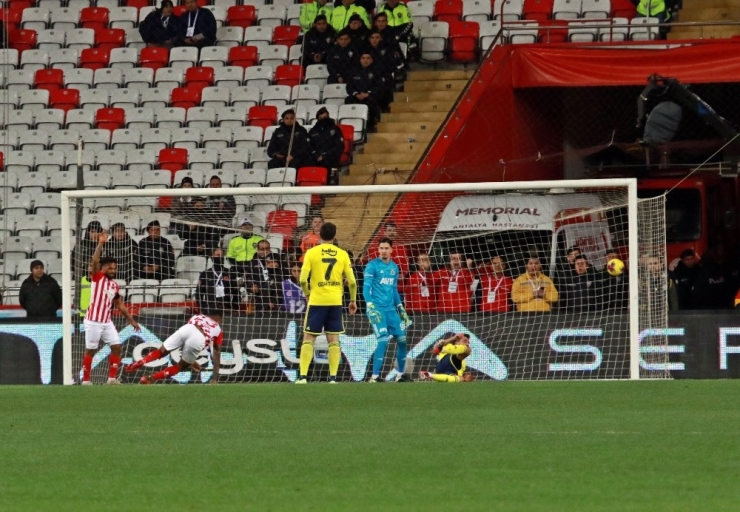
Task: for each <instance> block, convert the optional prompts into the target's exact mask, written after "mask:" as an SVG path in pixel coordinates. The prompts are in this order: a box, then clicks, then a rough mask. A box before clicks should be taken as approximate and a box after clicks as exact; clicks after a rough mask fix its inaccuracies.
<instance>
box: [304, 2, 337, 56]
mask: <svg viewBox="0 0 740 512" xmlns="http://www.w3.org/2000/svg"><path fill="white" fill-rule="evenodd" d="M336 37H337V32H336V30H334V27H332V26H331V25H329V22H328V21H327V20H326V16H324V15H323V14H319V15H318V16H316V19H315V20H314V22H313V28H311V30H309V31H308V32H306V35H305V36H303V55H304V58H303V67H306V66H309V65H311V64H324V63H326V56H327V53H328V52H329V49H330V48H331V47H332V43H334V39H335V38H336Z"/></svg>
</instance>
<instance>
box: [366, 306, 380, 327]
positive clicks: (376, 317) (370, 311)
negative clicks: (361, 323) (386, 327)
mask: <svg viewBox="0 0 740 512" xmlns="http://www.w3.org/2000/svg"><path fill="white" fill-rule="evenodd" d="M367 317H368V318H369V319H370V322H371V323H374V324H379V323H380V322H381V320H382V319H383V316H382V315H381V314H380V311H378V310H377V309H376V308H375V304H373V303H372V302H368V303H367Z"/></svg>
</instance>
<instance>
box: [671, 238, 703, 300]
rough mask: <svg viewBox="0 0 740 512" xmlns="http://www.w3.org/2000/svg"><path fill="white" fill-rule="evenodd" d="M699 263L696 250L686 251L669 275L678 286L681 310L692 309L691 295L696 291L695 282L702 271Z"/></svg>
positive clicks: (677, 291)
mask: <svg viewBox="0 0 740 512" xmlns="http://www.w3.org/2000/svg"><path fill="white" fill-rule="evenodd" d="M698 263H699V258H697V257H696V253H695V252H694V250H693V249H686V250H685V251H683V252H682V253H681V258H680V259H679V260H678V264H677V265H676V268H674V269H673V271H672V272H670V273H669V274H668V275H669V277H670V278H671V279H672V280H673V283H674V284H675V285H676V293H677V294H678V308H679V309H691V307H692V301H691V294H692V291H693V289H694V280H695V279H696V276H697V275H698V274H699V272H700V271H701V266H700V265H698Z"/></svg>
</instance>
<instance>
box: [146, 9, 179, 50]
mask: <svg viewBox="0 0 740 512" xmlns="http://www.w3.org/2000/svg"><path fill="white" fill-rule="evenodd" d="M172 11H173V5H172V1H171V0H162V3H161V4H160V7H159V9H155V10H153V11H152V12H150V13H149V14H147V16H146V18H144V21H142V22H141V23H139V34H141V38H142V39H143V40H144V42H145V43H146V45H147V46H161V47H163V48H172V47H173V46H174V45H175V44H176V43H177V42H178V38H179V34H180V32H181V30H180V19H179V18H178V17H177V16H173V15H172Z"/></svg>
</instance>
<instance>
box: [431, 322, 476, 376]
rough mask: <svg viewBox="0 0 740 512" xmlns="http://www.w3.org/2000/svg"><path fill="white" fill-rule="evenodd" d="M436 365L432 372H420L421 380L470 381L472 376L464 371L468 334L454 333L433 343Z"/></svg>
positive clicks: (468, 342)
mask: <svg viewBox="0 0 740 512" xmlns="http://www.w3.org/2000/svg"><path fill="white" fill-rule="evenodd" d="M434 354H435V355H436V356H437V366H436V368H435V369H434V373H431V372H421V373H419V378H420V379H421V380H433V381H436V382H470V381H472V380H473V376H472V375H471V374H469V373H465V358H466V357H468V356H469V355H470V336H469V335H467V334H459V333H458V334H454V335H452V336H445V337H444V338H443V339H441V340H440V341H438V342H437V343H436V344H435V345H434Z"/></svg>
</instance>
